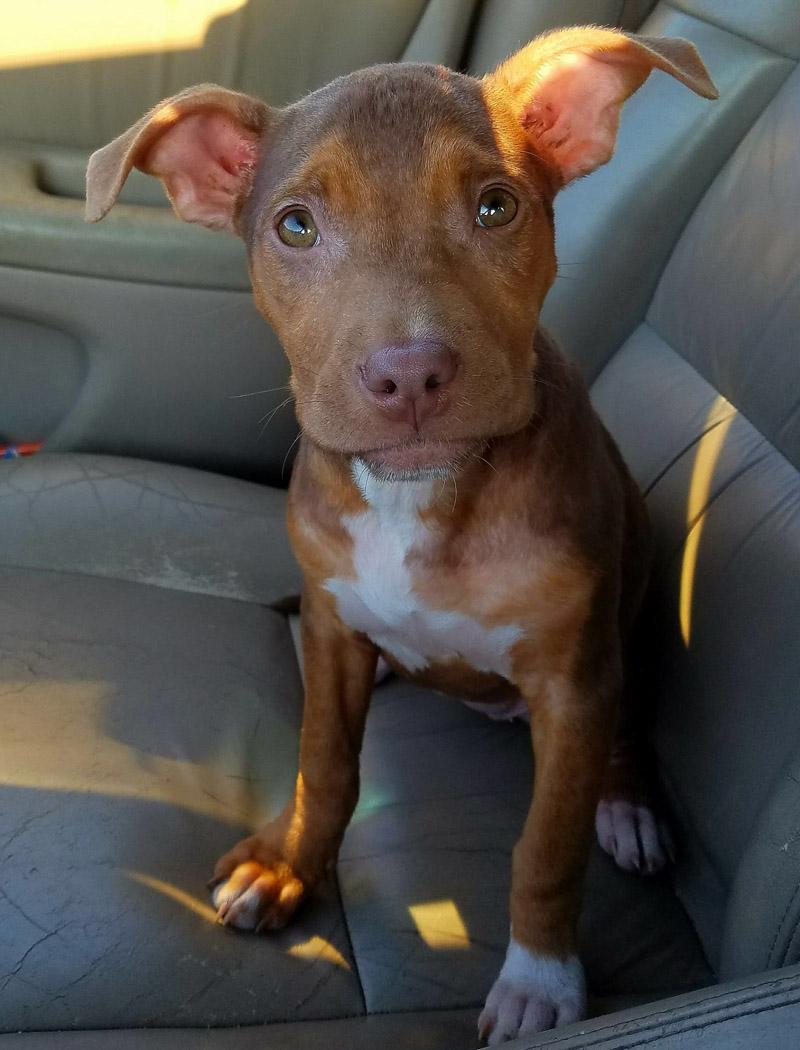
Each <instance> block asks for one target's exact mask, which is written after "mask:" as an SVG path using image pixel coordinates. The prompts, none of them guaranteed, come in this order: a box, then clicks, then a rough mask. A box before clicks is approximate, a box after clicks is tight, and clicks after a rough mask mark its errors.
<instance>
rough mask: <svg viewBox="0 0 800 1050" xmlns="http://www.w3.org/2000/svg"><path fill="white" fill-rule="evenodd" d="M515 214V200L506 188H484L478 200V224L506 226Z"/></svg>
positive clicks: (476, 217) (476, 219)
mask: <svg viewBox="0 0 800 1050" xmlns="http://www.w3.org/2000/svg"><path fill="white" fill-rule="evenodd" d="M516 214H517V202H516V201H515V200H514V198H513V197H512V196H511V194H510V193H509V192H508V191H507V190H501V189H500V187H499V186H495V187H493V188H492V189H490V190H484V192H483V193H482V194H481V197H480V200H479V201H478V214H477V215H476V216H475V222H476V223H477V224H478V226H486V227H490V226H507V225H508V224H509V223H510V222H511V220H512V219H513V218H514V216H515V215H516Z"/></svg>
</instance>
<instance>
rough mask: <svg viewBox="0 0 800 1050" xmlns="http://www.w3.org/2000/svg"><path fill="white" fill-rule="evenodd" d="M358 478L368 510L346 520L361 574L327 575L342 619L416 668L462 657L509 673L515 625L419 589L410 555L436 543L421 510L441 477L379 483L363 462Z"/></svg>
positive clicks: (476, 665) (519, 632) (358, 465)
mask: <svg viewBox="0 0 800 1050" xmlns="http://www.w3.org/2000/svg"><path fill="white" fill-rule="evenodd" d="M353 477H354V478H355V480H356V483H357V484H358V486H359V488H360V489H361V492H362V495H363V496H364V499H365V500H366V501H367V504H368V509H367V510H366V511H364V512H362V513H360V514H350V515H347V516H346V517H345V518H344V519H343V524H344V527H345V528H346V529H347V531H348V532H349V533H350V535H351V536H352V538H353V571H354V574H355V575H354V578H349V579H343V578H338V577H337V578H333V579H329V580H326V582H325V587H326V588H327V589H328V590H329V591H330V592H331V594H333V595H334V597H335V598H336V603H337V608H338V611H339V615H340V616H341V618H342V620H343V621H344V622H345V623H346V624H347V625H348V626H349V627H351V628H352V629H353V630H355V631H363V632H364V634H366V635H367V636H368V637H369V638H371V639H372V641H373V642H374V643H375V644H376V645H377V646H378V647H379V648H380V649H383V650H384V651H385V652H387V653H389V654H391V655H392V656H393V657H394V658H395V659H396V660H398V661H399V662H400V663H401V664H402V665H403V667H405V668H406V669H407V670H409V671H421V670H423V669H424V668H426V667H428V666H430V665H431V664H434V663H440V662H446V661H448V660H453V659H461V660H464V661H466V662H467V663H469V664H470V666H472V667H474V668H475V669H476V670H478V671H485V672H488V673H494V674H500V675H503V676H505V677H508V676H509V674H510V672H511V656H510V650H511V647H512V646H513V645H514V643H515V642H516V641H517V640H518V639H519V638H520V637H521V635H522V630H521V629H520V628H519V627H517V626H516V625H515V624H508V625H503V626H498V627H486V626H484V625H483V624H482V623H480V622H479V621H478V620H476V619H475V618H474V617H472V616H467V615H465V614H464V613H460V612H454V611H452V610H445V609H435V608H430V607H429V606H428V605H426V604H425V603H424V602H423V601H422V600H421V599H420V598H419V596H418V595H417V594H415V593H414V589H413V580H412V575H411V571H410V569H409V566H408V561H409V555H410V554H412V553H413V552H414V551H415V550H419V549H421V548H422V547H423V546H424V545H425V544H426V543H430V542H433V541H434V537H433V535H432V533H431V532H430V530H429V529H428V528H427V527H426V525H425V524H424V522H423V521H422V518H421V517H420V513H419V512H420V511H421V510H424V509H425V507H427V506H428V505H429V504H430V502H431V500H432V498H433V495H434V491H435V489H434V486H437V485H441V482H440V481H435V480H430V481H379V480H377V479H376V478H374V477H373V476H372V475H371V474H370V473H369V472H368V471H367V470H366V469H364V467H363V464H361V463H360V462H359V461H358V460H356V461H354V464H353Z"/></svg>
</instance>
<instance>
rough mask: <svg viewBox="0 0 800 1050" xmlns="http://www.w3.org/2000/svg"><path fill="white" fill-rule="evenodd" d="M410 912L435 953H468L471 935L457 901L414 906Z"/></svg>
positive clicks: (424, 938)
mask: <svg viewBox="0 0 800 1050" xmlns="http://www.w3.org/2000/svg"><path fill="white" fill-rule="evenodd" d="M408 911H409V914H410V915H411V918H412V919H413V920H414V924H415V925H416V927H417V931H418V932H419V935H420V937H421V938H422V939H423V941H425V943H426V944H427V945H428V947H429V948H433V950H434V951H466V949H467V948H469V933H468V932H467V927H466V924H465V923H464V920H463V918H462V917H461V913H460V912H459V910H458V908H457V907H456V902H455V901H452V900H441V901H428V902H427V903H425V904H412V905H410V907H409V909H408Z"/></svg>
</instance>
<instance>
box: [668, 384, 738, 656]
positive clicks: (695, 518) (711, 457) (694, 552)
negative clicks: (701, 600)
mask: <svg viewBox="0 0 800 1050" xmlns="http://www.w3.org/2000/svg"><path fill="white" fill-rule="evenodd" d="M722 410H727V411H728V415H725V416H723V417H722V420H721V422H717V423H716V424H715V420H716V419H717V417H718V416H719V415H720V412H721V411H722ZM735 418H736V410H735V409H734V408H733V406H732V405H730V404H729V402H728V401H726V400H725V398H724V397H722V395H719V396H718V397H717V398H716V400H715V401H714V404H713V405H712V406H711V409H710V410H709V413H708V417H707V419H706V427H709V428H710V429H707V430H706V433H704V434H703V436H702V438H701V439H700V441H699V442H698V444H697V450H696V453H695V459H694V467H693V469H692V479H691V482H690V484H689V498H688V500H687V504H686V525H687V527H688V529H689V533H688V535H687V537H686V543H685V544H684V548H683V561H682V563H681V583H680V599H679V616H680V625H681V635H682V636H683V641H684V644H685V645H688V644H689V641H690V639H691V636H692V600H693V598H694V586H695V575H696V572H697V556H698V552H699V550H700V540H701V538H702V535H703V529H704V527H705V523H706V515H705V514H704V513H703V512H704V511H705V508H706V506H707V504H708V497H709V495H710V493H711V481H712V479H713V477H714V470H715V468H716V466H717V461H718V460H719V456H720V453H721V452H722V448H723V446H724V444H725V438H726V437H727V434H728V430H729V429H730V426H731V423H732V422H733V420H734V419H735Z"/></svg>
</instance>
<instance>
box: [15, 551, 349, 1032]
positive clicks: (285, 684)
mask: <svg viewBox="0 0 800 1050" xmlns="http://www.w3.org/2000/svg"><path fill="white" fill-rule="evenodd" d="M0 651H2V686H0V692H1V693H2V697H1V698H0V722H2V729H0V740H1V741H2V743H1V744H0V753H1V754H2V760H1V762H2V765H1V768H2V787H0V843H2V846H1V847H0V849H1V850H2V853H1V856H2V870H3V882H2V892H0V958H1V959H2V967H1V968H0V972H1V973H2V979H0V1026H1V1027H2V1030H4V1031H16V1030H18V1029H50V1028H60V1027H86V1028H96V1027H112V1028H113V1027H117V1026H119V1027H126V1026H142V1025H155V1026H157V1025H180V1024H194V1025H209V1024H211V1025H225V1024H228V1025H232V1024H242V1023H254V1022H262V1021H265V1020H270V1019H271V1020H286V1019H296V1018H302V1017H307V1018H312V1017H328V1016H339V1015H343V1014H354V1013H359V1012H361V1010H362V996H361V991H360V987H359V982H358V979H357V976H356V974H355V970H354V965H353V961H352V957H351V953H350V949H349V944H348V939H347V932H346V927H345V921H344V916H343V913H342V908H341V905H340V903H339V899H338V894H337V891H336V889H335V886H334V885H333V884H332V883H331V884H329V885H328V886H327V887H325V888H324V889H323V891H322V892H321V893H320V894H319V895H318V896H317V897H316V899H315V901H314V903H313V904H312V905H310V906H309V907H308V908H307V909H306V910H305V912H304V914H303V916H302V917H301V918H300V919H299V920H298V922H297V924H295V925H294V926H293V927H292V928H291V929H290V930H287V931H286V932H284V933H281V934H279V935H277V936H276V937H271V938H255V937H252V938H249V937H240V936H238V935H236V934H235V933H231V932H228V931H224V930H221V929H219V928H217V927H216V926H215V924H214V921H213V920H214V912H213V910H212V909H211V908H210V907H209V901H208V891H207V889H206V885H205V883H206V880H207V879H208V878H209V877H210V874H211V872H212V870H213V864H214V862H215V860H216V858H217V856H219V855H220V854H221V853H222V852H224V851H226V850H227V849H228V848H230V846H231V845H232V844H233V843H234V842H236V841H237V840H238V839H239V838H241V837H242V836H243V835H244V834H246V833H247V832H248V830H249V828H250V827H252V826H255V825H257V824H258V823H260V822H262V821H263V820H264V819H265V818H267V817H269V816H270V815H274V814H276V813H277V812H278V810H279V809H280V807H281V806H282V805H283V803H284V802H285V799H286V798H287V796H288V794H289V792H290V790H291V787H292V783H293V779H294V767H295V763H296V749H297V740H298V733H299V723H300V714H301V710H302V696H301V686H300V678H299V674H298V671H297V666H296V662H295V660H294V656H293V650H292V643H291V637H290V633H289V630H288V626H287V624H286V621H285V619H284V618H283V617H281V616H279V615H278V614H277V613H274V612H271V611H269V610H267V609H265V608H263V607H262V606H259V605H257V604H254V603H251V602H243V601H232V600H229V599H223V598H211V597H208V596H206V595H201V594H191V593H187V592H186V591H179V590H168V589H166V588H163V587H154V586H148V585H142V584H135V583H128V582H123V581H120V580H110V579H101V578H97V577H92V576H86V575H81V574H78V573H69V572H64V571H61V572H53V571H45V570H30V569H17V570H14V569H8V568H3V569H1V570H0Z"/></svg>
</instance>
